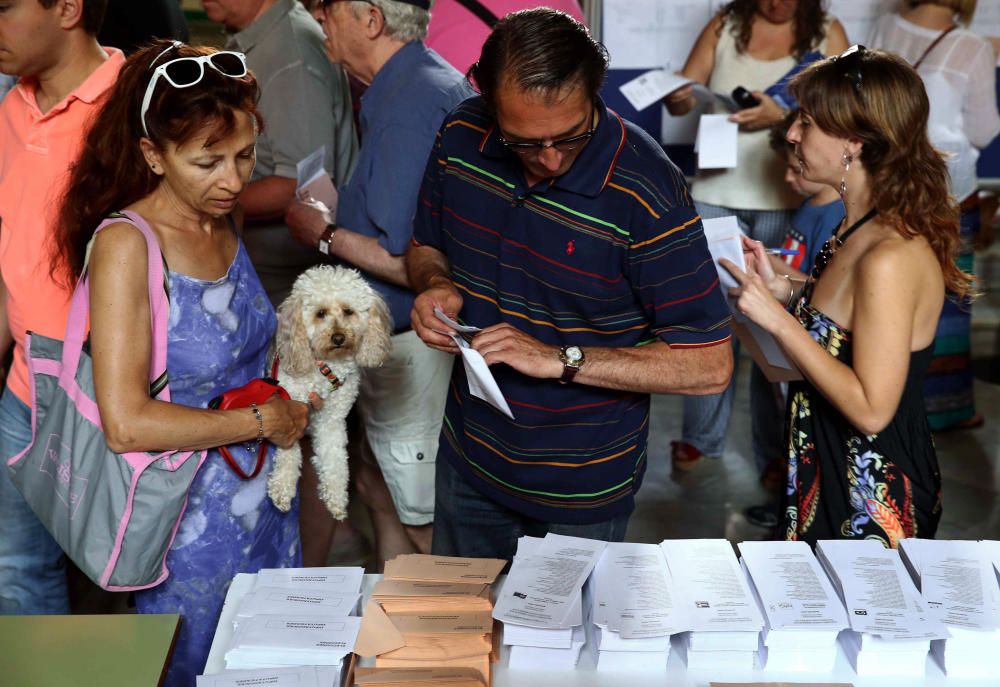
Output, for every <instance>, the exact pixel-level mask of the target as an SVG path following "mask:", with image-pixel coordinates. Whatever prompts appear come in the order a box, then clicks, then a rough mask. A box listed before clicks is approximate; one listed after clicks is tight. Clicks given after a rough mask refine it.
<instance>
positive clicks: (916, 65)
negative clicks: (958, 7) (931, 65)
mask: <svg viewBox="0 0 1000 687" xmlns="http://www.w3.org/2000/svg"><path fill="white" fill-rule="evenodd" d="M957 28H958V25H956V24H952V25H951V26H949V27H948V28H947V29H945V30H944V31H942V32H941V33H940V34H938V37H937V38H935V39H934V42H933V43H931V44H930V45H928V46H927V49H926V50H924V52H923V54H922V55H921V56H920V57H918V58H917V61H916V62H914V63H913V68H914V69H920V65H922V64H923V63H924V60H926V59H927V56H928V55H930V54H931V51H932V50H933V49H934V48H936V47H937V46H938V43H940V42H941V41H943V40H944V37H945V36H947V35H948V34H949V33H951V32H952V31H954V30H955V29H957Z"/></svg>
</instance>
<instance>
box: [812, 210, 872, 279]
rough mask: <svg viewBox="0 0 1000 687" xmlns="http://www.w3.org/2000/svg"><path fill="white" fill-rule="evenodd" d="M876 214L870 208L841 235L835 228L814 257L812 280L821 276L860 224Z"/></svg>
mask: <svg viewBox="0 0 1000 687" xmlns="http://www.w3.org/2000/svg"><path fill="white" fill-rule="evenodd" d="M877 214H878V210H876V209H875V208H872V209H871V210H869V211H868V214H866V215H865V216H864V217H862V218H861V219H859V220H858V221H857V222H855V223H854V224H852V225H851V226H849V227H848V228H847V229H846V230H845V231H844V233H843V234H840V233H839V230H840V227H837V231H835V232H833V236H831V237H830V238H829V239H827V241H826V243H824V244H823V248H821V249H820V251H819V255H817V256H816V261H815V262H813V270H812V278H813V279H819V275H821V274H823V270H825V269H826V266H827V265H828V264H830V260H831V259H832V258H833V254H834V252H836V250H837V249H839V248H840V247H841V246H843V245H844V244H845V243H847V239H849V238H851V234H853V233H854V232H856V231H857V230H858V229H859V228H860V227H861V225H862V224H864V223H865V222H867V221H868V220H870V219H871V218H872V217H874V216H875V215H877ZM845 219H846V218H845Z"/></svg>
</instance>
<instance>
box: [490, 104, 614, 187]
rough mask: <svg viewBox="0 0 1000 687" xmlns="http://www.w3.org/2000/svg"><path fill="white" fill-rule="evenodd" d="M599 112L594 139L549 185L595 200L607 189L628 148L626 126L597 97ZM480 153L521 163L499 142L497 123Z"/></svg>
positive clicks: (492, 127) (491, 127)
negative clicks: (619, 161) (617, 165)
mask: <svg viewBox="0 0 1000 687" xmlns="http://www.w3.org/2000/svg"><path fill="white" fill-rule="evenodd" d="M596 109H597V113H598V122H597V128H596V129H595V130H594V136H593V138H591V139H590V141H588V142H587V145H586V147H584V149H583V150H582V151H580V154H579V155H578V156H577V158H576V160H574V161H573V166H572V167H570V168H569V171H567V172H566V173H565V174H563V175H562V176H560V177H556V178H555V179H552V180H551V182H550V185H551V186H555V187H557V188H560V189H562V190H564V191H569V192H570V193H576V194H579V195H582V196H587V197H590V198H596V197H597V196H599V195H600V193H601V191H603V190H604V187H605V186H606V185H607V183H608V180H609V179H610V178H611V173H612V172H613V171H614V167H615V162H616V161H617V160H618V155H619V154H620V153H621V150H622V147H624V145H625V124H624V122H623V121H622V119H621V117H619V116H618V114H617V113H616V112H614V111H613V110H610V109H608V106H607V105H605V103H604V99H603V98H601V97H600V96H598V97H597V102H596ZM479 151H480V152H481V153H482V154H483V155H485V156H486V157H489V158H493V159H498V160H499V159H504V158H506V159H508V160H509V161H510V162H511V163H513V164H515V165H518V166H519V165H520V164H521V163H520V161H519V160H518V159H517V156H516V155H515V154H514V153H512V152H510V151H508V150H507V148H506V147H505V146H504V145H503V143H501V142H500V130H499V128H498V127H497V125H496V122H495V121H494V123H493V125H492V126H490V128H489V129H487V131H486V133H485V134H484V135H483V139H482V142H481V143H480V145H479Z"/></svg>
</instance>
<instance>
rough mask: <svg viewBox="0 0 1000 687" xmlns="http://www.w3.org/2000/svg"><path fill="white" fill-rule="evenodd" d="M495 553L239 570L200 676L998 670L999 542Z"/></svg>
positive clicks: (567, 680)
mask: <svg viewBox="0 0 1000 687" xmlns="http://www.w3.org/2000/svg"><path fill="white" fill-rule="evenodd" d="M505 563H506V561H502V560H495V559H468V558H449V557H441V556H420V555H409V556H400V557H398V558H396V559H393V560H392V561H389V562H387V564H386V570H385V575H384V577H383V576H380V575H362V571H361V570H360V569H358V568H306V569H289V570H262V571H260V572H259V573H258V574H256V575H244V574H241V575H237V576H236V578H235V579H234V580H233V582H232V585H231V587H230V589H229V593H228V595H227V598H226V603H225V606H224V608H223V612H222V616H221V617H220V620H219V626H218V628H217V631H216V636H215V640H214V642H213V645H212V651H211V654H210V655H209V659H208V663H207V665H206V667H205V675H203V676H200V677H199V678H198V687H237V686H243V685H275V686H277V687H283V686H285V685H288V686H292V685H294V686H295V687H312V686H313V685H316V687H340V685H347V684H357V685H364V686H365V687H383V686H384V687H390V686H392V687H430V685H445V686H446V687H491V686H498V687H506V686H507V685H525V684H530V685H531V687H547V686H549V685H553V686H554V685H568V686H573V685H581V686H582V685H595V686H596V685H607V684H619V683H620V682H621V683H624V682H625V681H627V684H628V685H629V687H644V686H645V685H663V684H670V685H677V686H679V687H688V686H690V687H694V686H708V685H727V684H737V683H738V684H740V685H746V686H750V685H779V684H781V685H783V684H798V685H805V684H806V683H808V684H809V685H816V686H817V687H819V686H827V685H834V684H837V685H846V684H853V685H855V686H857V687H866V686H871V687H874V686H875V685H878V686H879V687H884V686H885V685H907V687H920V686H924V687H937V686H943V685H967V686H968V687H980V686H985V685H997V684H1000V612H998V605H1000V583H998V575H1000V573H998V566H1000V542H993V541H937V540H925V539H907V540H902V541H901V542H900V544H899V548H898V549H897V550H890V549H886V548H884V547H883V546H882V545H881V544H879V543H878V542H875V541H871V540H861V541H848V540H838V541H821V542H819V544H818V545H817V546H816V548H815V550H813V549H812V548H811V547H810V546H809V545H807V544H805V543H803V542H784V541H782V542H760V541H749V542H742V543H740V544H738V545H735V546H734V545H733V544H732V543H730V542H729V541H727V540H725V539H678V540H666V541H664V542H662V543H661V544H659V545H657V544H641V543H607V542H602V541H595V540H589V539H580V538H575V537H566V536H561V535H554V534H549V535H547V536H545V537H543V538H537V537H522V538H521V539H520V540H519V541H518V546H517V551H516V554H515V557H514V558H513V560H512V561H511V565H510V569H509V572H508V573H507V574H506V575H500V574H499V573H500V572H501V571H502V570H503V568H504V566H505ZM359 612H360V613H361V614H362V615H361V617H358V615H357V614H358V613H359ZM529 680H530V683H529Z"/></svg>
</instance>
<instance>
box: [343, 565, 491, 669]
mask: <svg viewBox="0 0 1000 687" xmlns="http://www.w3.org/2000/svg"><path fill="white" fill-rule="evenodd" d="M505 564H506V561H503V560H498V559H483V558H452V557H446V556H424V555H419V554H412V555H405V556H398V557H396V558H394V559H393V560H391V561H388V562H387V563H386V566H385V579H383V580H381V581H380V582H378V583H377V584H376V585H375V588H374V590H373V591H372V597H371V599H370V600H369V602H368V605H367V606H366V607H365V612H364V615H363V620H362V624H361V631H360V633H359V634H358V640H357V643H356V644H355V652H356V653H358V654H360V655H362V656H374V657H375V666H376V669H382V668H385V669H393V670H395V671H396V672H395V673H380V675H382V676H383V677H380V678H379V679H380V680H382V679H386V680H387V679H389V678H390V677H391V678H392V679H397V678H398V679H401V680H404V679H405V680H406V681H412V682H413V683H414V684H416V681H417V680H416V678H414V677H413V675H417V676H423V675H425V674H426V671H432V672H434V671H436V670H437V669H439V668H449V669H454V670H456V671H458V672H456V673H454V675H456V676H459V677H457V678H456V680H459V681H460V679H465V678H461V676H462V675H464V676H466V677H467V676H468V675H476V676H478V678H477V679H478V680H479V683H480V684H482V685H483V686H484V687H488V686H489V684H490V661H491V657H492V656H493V655H494V653H495V652H494V651H493V618H492V612H493V602H492V599H491V595H490V585H491V584H492V583H493V581H494V580H496V576H497V575H498V574H499V573H500V571H501V570H502V569H503V567H504V565H505ZM410 669H416V672H413V671H411V670H410ZM462 670H464V671H466V672H464V673H463V672H461V671H462ZM422 671H423V672H422ZM469 671H472V672H469ZM411 673H412V674H411ZM434 674H435V675H439V673H437V672H435V673H434ZM449 674H451V673H449ZM371 675H372V674H370V673H369V674H366V678H367V679H374V678H371ZM386 676H388V677H386ZM393 676H395V677H393ZM400 676H403V677H400ZM357 684H372V683H362V682H360V681H357ZM377 684H378V685H382V684H390V683H388V682H384V683H383V682H378V683H377ZM392 684H396V683H392ZM406 684H410V682H406ZM449 684H451V683H449ZM462 684H463V686H464V684H465V683H464V682H463V683H462Z"/></svg>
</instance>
